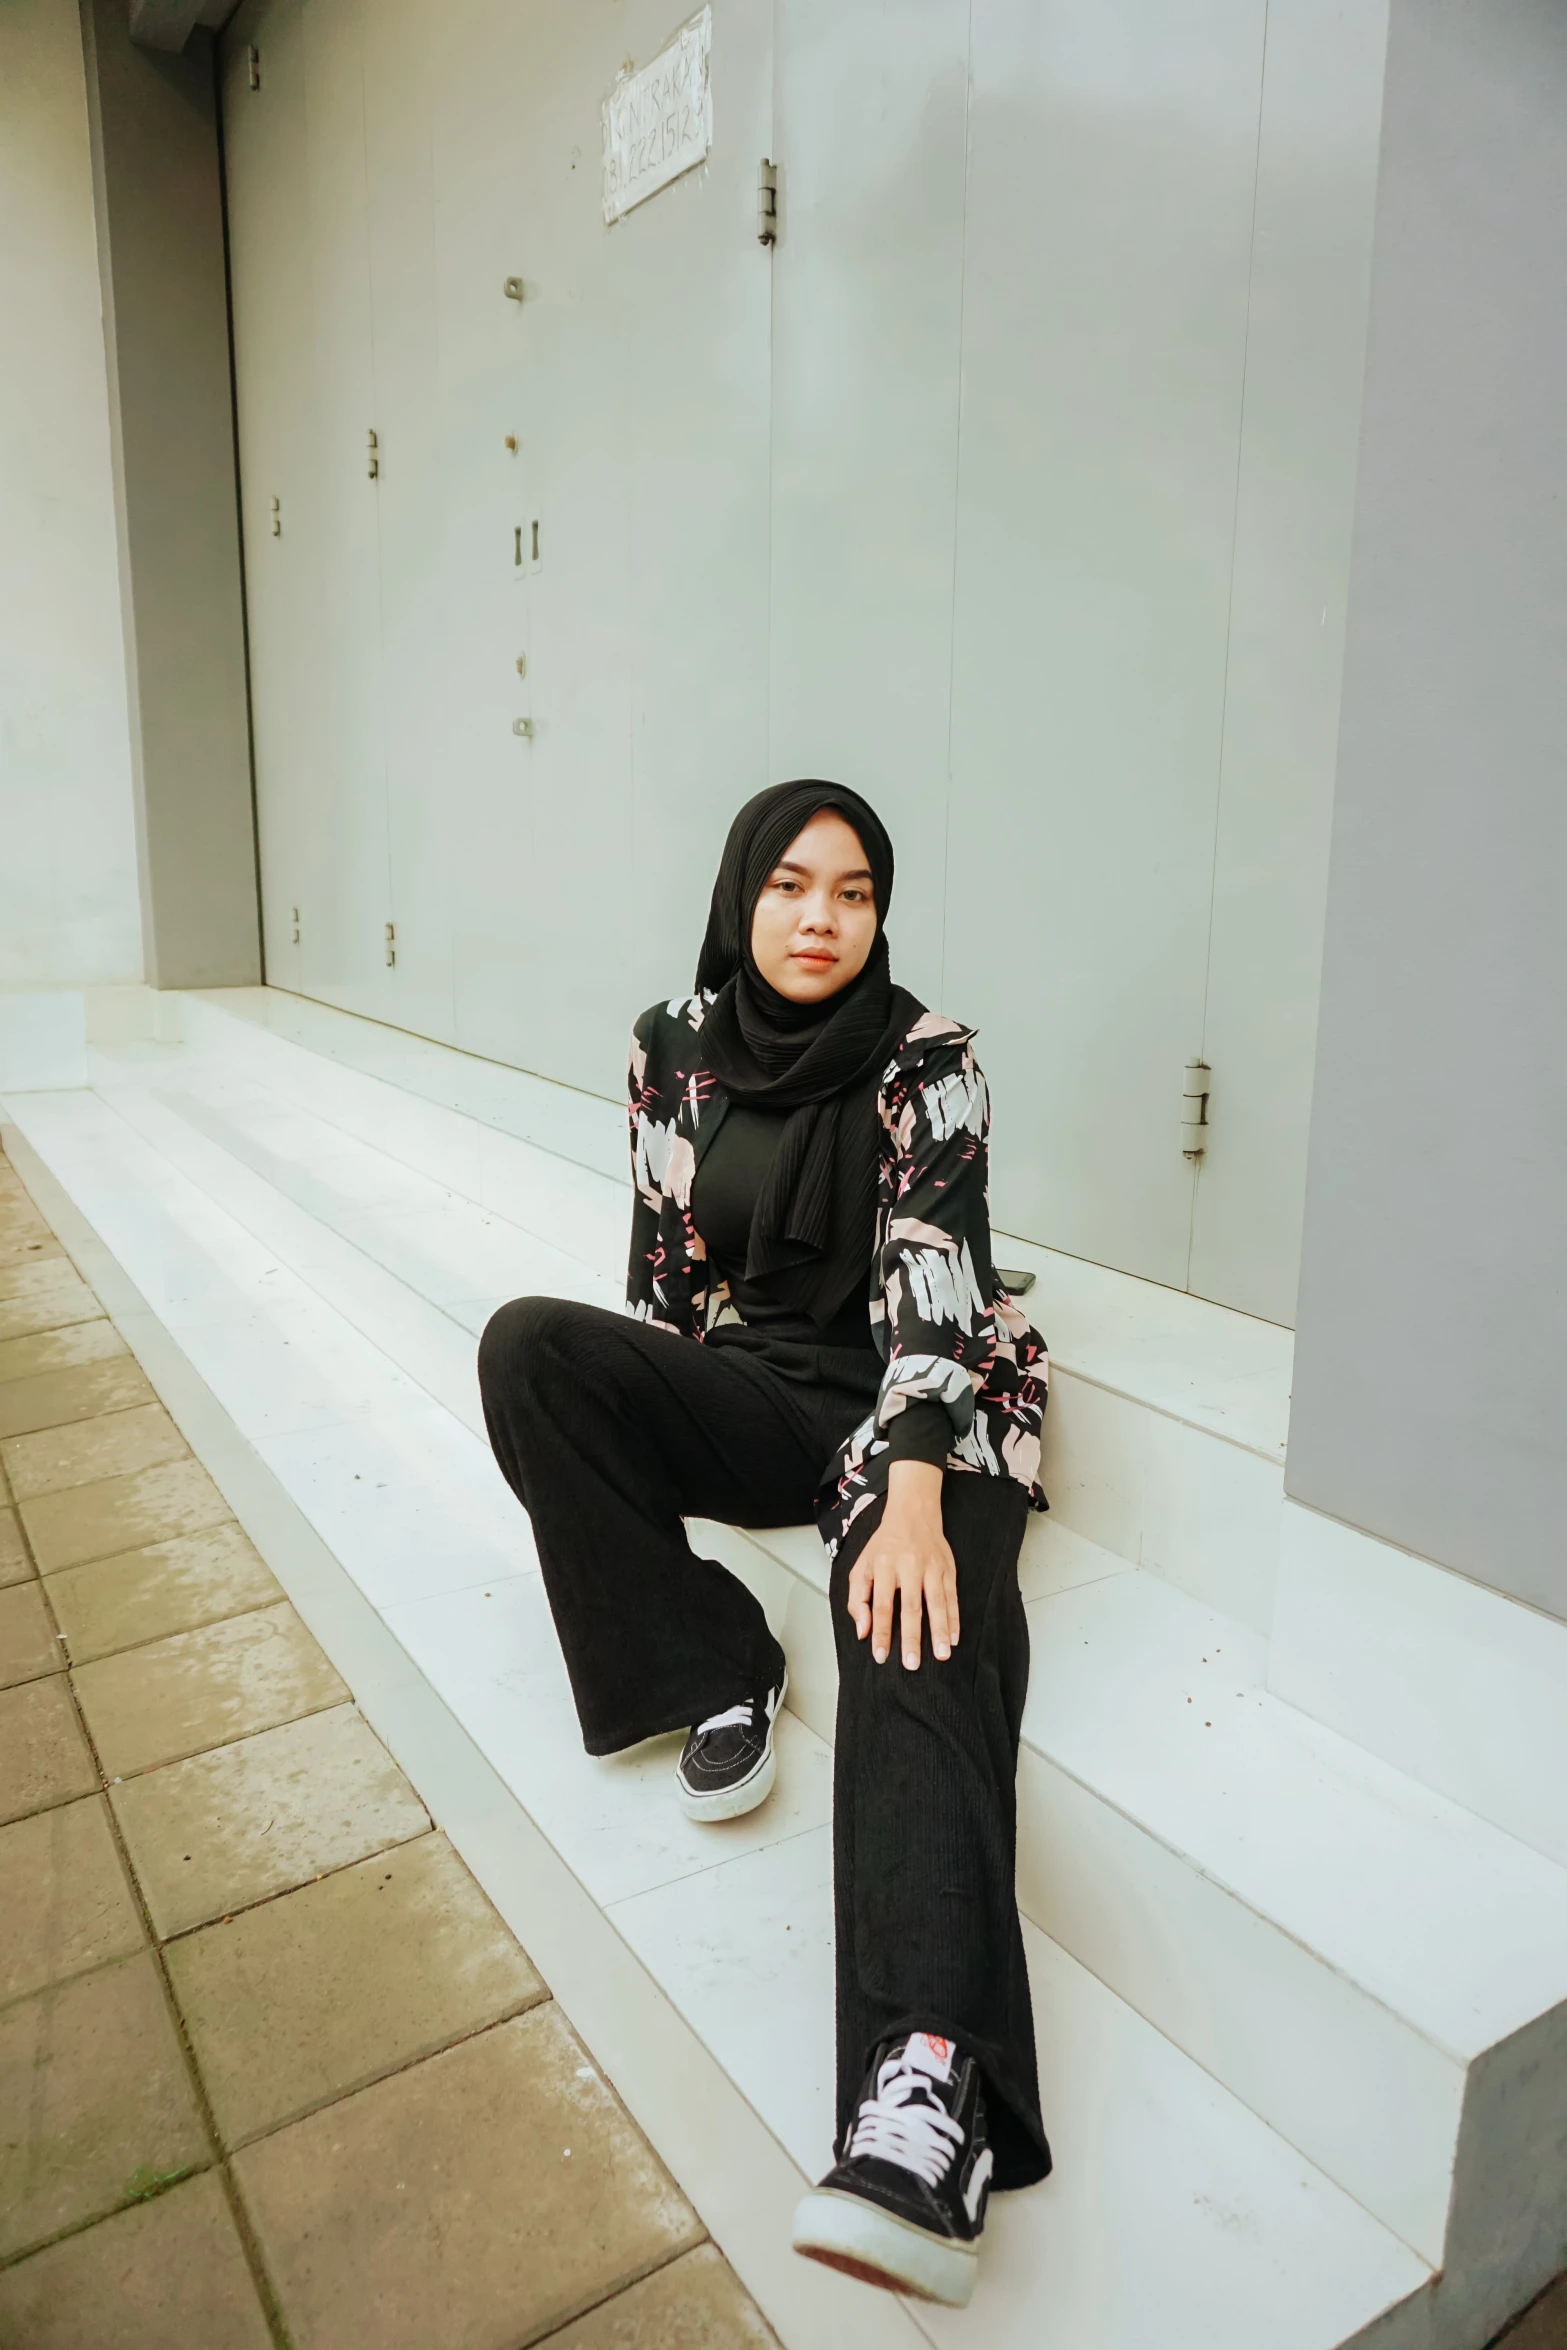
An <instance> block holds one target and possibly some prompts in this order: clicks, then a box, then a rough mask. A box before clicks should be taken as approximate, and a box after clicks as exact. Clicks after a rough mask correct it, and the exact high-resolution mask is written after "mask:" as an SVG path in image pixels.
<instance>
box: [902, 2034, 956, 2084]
mask: <svg viewBox="0 0 1567 2350" xmlns="http://www.w3.org/2000/svg"><path fill="white" fill-rule="evenodd" d="M903 2061H904V2063H905V2064H906V2065H907V2066H908V2067H909V2068H910V2070H911V2071H912V2072H916V2073H929V2075H930V2077H931V2079H932V2080H933V2081H950V2080H951V2078H952V2042H951V2041H950V2040H940V2039H938V2038H937V2036H936V2034H935V2033H934V2032H911V2033H910V2034H909V2037H908V2044H907V2046H906V2047H905V2049H904V2051H903Z"/></svg>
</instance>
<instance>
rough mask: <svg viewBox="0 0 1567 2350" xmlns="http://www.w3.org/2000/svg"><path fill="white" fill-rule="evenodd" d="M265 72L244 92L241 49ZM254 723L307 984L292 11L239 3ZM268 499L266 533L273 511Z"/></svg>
mask: <svg viewBox="0 0 1567 2350" xmlns="http://www.w3.org/2000/svg"><path fill="white" fill-rule="evenodd" d="M252 44H254V45H255V47H256V49H257V52H258V54H259V55H260V57H261V59H262V64H263V74H262V82H261V87H260V88H259V89H258V90H252V89H251V87H250V70H249V58H248V54H247V52H248V50H249V48H250V46H251V45H252ZM220 71H221V75H222V96H223V125H224V128H223V143H224V171H225V176H226V181H227V194H228V219H229V271H230V282H231V287H232V297H231V298H232V307H233V331H234V361H235V386H236V394H237V411H238V427H239V475H240V508H241V513H242V516H243V522H244V543H245V597H246V625H247V629H248V633H249V640H250V718H251V739H252V746H253V754H254V758H255V768H256V797H257V817H258V823H257V832H258V836H259V843H260V850H261V914H262V930H263V938H264V942H265V950H266V971H267V976H268V978H269V979H270V980H271V981H272V983H273V984H274V986H278V987H291V988H297V987H299V986H301V985H302V984H303V966H302V962H301V949H300V945H299V943H298V942H297V941H296V940H295V938H294V935H293V930H294V922H293V910H294V908H295V906H298V907H299V908H300V916H301V920H302V921H303V919H304V918H305V915H306V912H307V910H308V911H310V912H311V913H313V912H314V908H313V907H310V906H309V904H308V901H309V897H310V886H309V885H310V877H311V874H312V870H313V863H314V856H315V851H314V848H313V846H312V834H313V831H314V826H315V810H316V807H317V805H318V803H319V792H320V786H321V777H320V769H319V743H318V740H317V729H316V726H315V724H314V716H315V712H316V710H317V707H318V697H319V686H318V683H317V680H316V676H315V659H316V652H315V641H314V640H315V629H314V620H313V613H314V608H315V562H316V560H317V558H316V557H315V556H314V555H313V553H312V549H313V547H314V545H315V541H316V530H315V517H314V515H313V512H312V495H313V485H314V479H315V465H314V429H315V427H314V418H315V312H314V307H313V303H312V299H311V286H310V268H309V254H310V191H309V175H308V170H307V165H306V153H305V33H304V24H303V21H302V16H301V8H300V0H251V4H249V5H247V6H246V7H245V8H244V9H243V10H242V11H241V12H240V15H239V17H238V18H237V19H236V21H235V25H234V37H233V39H232V40H231V41H230V42H229V43H228V44H227V45H226V47H225V48H224V50H223V52H222V56H221V61H220ZM274 498H276V499H277V501H278V515H277V519H278V523H279V526H280V527H279V529H278V530H277V531H276V532H274V530H273V527H272V523H273V513H272V501H273V499H274Z"/></svg>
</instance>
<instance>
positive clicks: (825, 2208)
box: [794, 2187, 979, 2309]
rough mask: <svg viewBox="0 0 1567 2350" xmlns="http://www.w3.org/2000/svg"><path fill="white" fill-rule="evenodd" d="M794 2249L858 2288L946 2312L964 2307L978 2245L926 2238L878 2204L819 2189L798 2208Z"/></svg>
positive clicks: (974, 2267)
mask: <svg viewBox="0 0 1567 2350" xmlns="http://www.w3.org/2000/svg"><path fill="white" fill-rule="evenodd" d="M794 2248H795V2250H796V2252H803V2253H804V2255H805V2257H806V2259H807V2260H819V2261H821V2262H822V2263H823V2264H824V2265H825V2266H826V2267H828V2268H836V2269H841V2270H842V2271H843V2272H844V2274H845V2275H846V2276H851V2277H858V2278H859V2279H860V2281H861V2283H862V2284H867V2285H886V2286H889V2287H890V2288H891V2289H892V2290H893V2291H894V2292H898V2293H917V2294H918V2295H919V2296H920V2298H921V2300H924V2301H941V2302H945V2304H946V2306H947V2307H948V2308H949V2309H966V2308H967V2307H968V2299H969V2295H970V2294H971V2293H972V2292H973V2290H974V2278H975V2276H976V2274H977V2272H978V2269H979V2253H978V2249H977V2247H976V2246H974V2245H966V2244H954V2243H951V2242H949V2241H948V2239H947V2238H946V2237H944V2236H931V2235H927V2234H926V2232H925V2230H924V2229H923V2228H915V2227H910V2226H909V2225H908V2224H907V2222H906V2221H904V2220H901V2219H897V2218H895V2217H894V2215H893V2214H892V2213H891V2212H890V2211H883V2210H882V2208H881V2206H880V2205H879V2204H877V2203H869V2202H867V2201H866V2200H865V2198H864V2197H863V2196H860V2195H844V2194H841V2193H840V2192H839V2191H838V2189H837V2188H834V2187H827V2188H822V2187H818V2188H817V2189H816V2190H815V2192H814V2193H813V2194H810V2195H807V2196H805V2197H804V2198H803V2199H802V2200H801V2202H800V2203H799V2205H798V2206H797V2208H796V2210H795V2215H794Z"/></svg>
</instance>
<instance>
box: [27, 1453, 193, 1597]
mask: <svg viewBox="0 0 1567 2350" xmlns="http://www.w3.org/2000/svg"><path fill="white" fill-rule="evenodd" d="M233 1515H234V1513H233V1511H232V1510H231V1509H230V1508H229V1505H228V1503H227V1502H226V1501H225V1500H224V1498H223V1496H222V1494H221V1493H220V1492H219V1491H218V1489H217V1487H216V1486H215V1485H214V1484H213V1482H212V1479H211V1478H210V1477H209V1476H208V1475H207V1472H206V1470H205V1469H204V1468H203V1467H202V1465H201V1463H200V1462H199V1461H170V1462H168V1463H167V1464H166V1465H165V1466H164V1467H162V1468H158V1469H140V1470H138V1471H137V1472H136V1473H135V1474H134V1475H132V1476H129V1477H105V1478H103V1479H102V1481H101V1482H100V1483H98V1484H95V1485H75V1486H71V1487H69V1488H68V1489H67V1490H66V1491H65V1492H63V1493H45V1494H42V1495H40V1497H39V1498H38V1499H37V1500H36V1501H29V1502H24V1503H23V1504H22V1508H21V1518H22V1524H23V1525H24V1526H25V1528H26V1529H27V1539H28V1541H29V1542H30V1543H31V1544H32V1546H33V1556H34V1558H35V1559H36V1560H37V1561H38V1564H39V1566H40V1568H41V1569H42V1570H43V1572H44V1573H45V1574H46V1575H53V1574H56V1573H58V1571H59V1569H60V1568H61V1567H77V1566H81V1565H83V1564H84V1563H85V1562H86V1561H87V1560H88V1559H102V1558H109V1557H112V1556H113V1555H114V1554H115V1553H116V1552H119V1551H123V1550H136V1549H139V1548H140V1547H141V1545H142V1544H143V1543H147V1542H166V1541H168V1540H169V1539H170V1538H171V1537H172V1536H173V1535H176V1534H199V1533H201V1532H202V1531H203V1529H204V1528H206V1527H208V1526H221V1525H222V1524H223V1523H224V1521H225V1520H226V1519H229V1518H232V1517H233Z"/></svg>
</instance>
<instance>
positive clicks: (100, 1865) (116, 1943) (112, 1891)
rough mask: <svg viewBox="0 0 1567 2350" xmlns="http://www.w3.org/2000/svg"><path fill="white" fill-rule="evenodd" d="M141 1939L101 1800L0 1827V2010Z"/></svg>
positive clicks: (124, 1952) (123, 1954) (123, 1952)
mask: <svg viewBox="0 0 1567 2350" xmlns="http://www.w3.org/2000/svg"><path fill="white" fill-rule="evenodd" d="M145 1940H146V1936H145V1934H144V1932H143V1930H142V1922H141V1912H140V1910H139V1909H138V1908H137V1906H136V1897H135V1895H134V1893H133V1892H132V1891H131V1886H130V1880H129V1879H128V1877H127V1876H126V1874H125V1864H124V1863H123V1861H122V1860H121V1858H120V1852H119V1847H118V1845H117V1844H116V1843H115V1841H114V1833H113V1830H112V1829H111V1827H110V1825H109V1806H108V1804H107V1803H106V1802H105V1800H104V1798H103V1797H102V1796H101V1795H89V1796H86V1797H85V1798H84V1799H83V1800H82V1801H81V1802H80V1803H62V1804H58V1805H56V1807H55V1809H54V1810H53V1811H40V1812H34V1814H33V1816H32V1818H31V1819H26V1820H15V1821H13V1822H12V1824H11V1826H10V1827H8V1828H0V2005H4V2003H5V2002H6V2001H7V2000H9V1999H21V1998H23V1997H24V1996H25V1995H26V1994H27V1993H28V1992H30V1991H41V1990H43V1989H44V1987H45V1985H46V1984H49V1983H63V1982H64V1981H66V1979H67V1978H68V1977H69V1976H71V1975H80V1974H85V1973H86V1971H87V1969H88V1968H89V1967H95V1966H101V1965H102V1964H103V1963H104V1961H105V1960H106V1959H111V1958H128V1957H129V1956H130V1954H131V1952H132V1951H133V1950H139V1949H140V1948H141V1946H142V1944H143V1942H144V1941H145ZM3 2339H4V2337H3V2335H0V2340H3Z"/></svg>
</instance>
